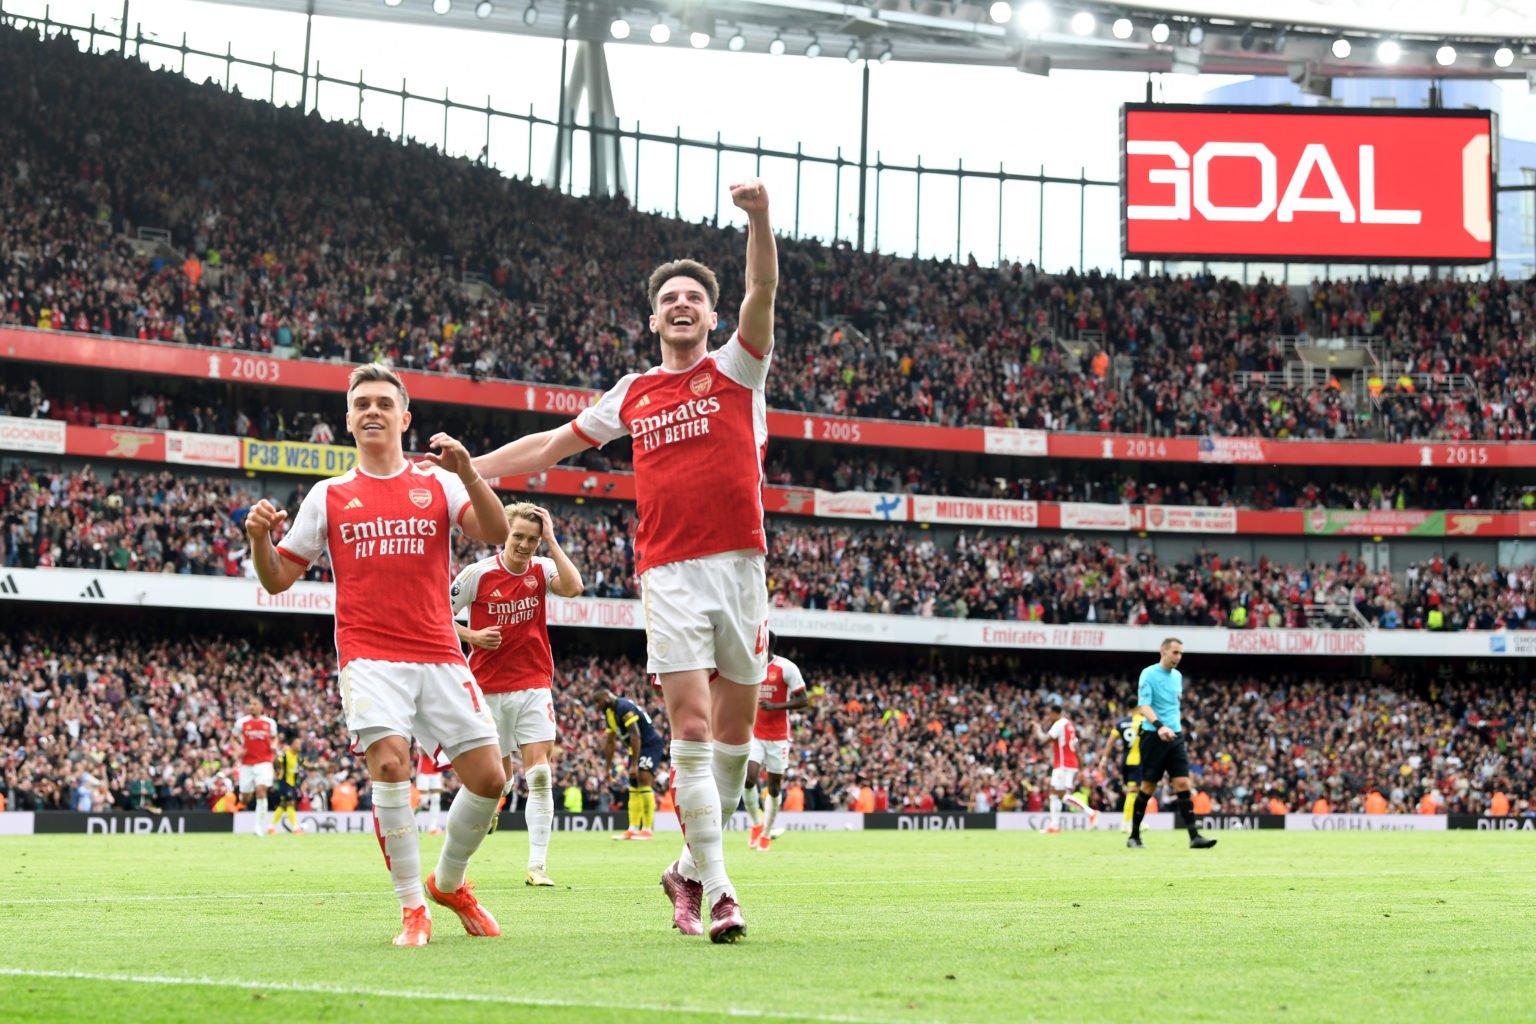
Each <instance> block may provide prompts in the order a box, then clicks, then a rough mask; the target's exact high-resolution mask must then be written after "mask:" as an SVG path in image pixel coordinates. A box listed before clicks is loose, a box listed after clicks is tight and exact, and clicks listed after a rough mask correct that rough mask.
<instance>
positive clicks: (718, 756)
mask: <svg viewBox="0 0 1536 1024" xmlns="http://www.w3.org/2000/svg"><path fill="white" fill-rule="evenodd" d="M714 748H715V750H714V757H713V759H712V762H711V767H712V769H713V771H714V774H715V786H716V788H718V789H719V790H720V824H721V826H722V827H724V825H725V820H726V819H727V818H729V817H730V816H731V815H733V814H735V813H736V805H737V804H738V803H740V802H741V791H742V789H743V788H744V787H745V786H746V784H747V758H748V757H749V756H750V755H751V753H752V744H750V743H721V742H720V741H719V740H716V741H715V742H714Z"/></svg>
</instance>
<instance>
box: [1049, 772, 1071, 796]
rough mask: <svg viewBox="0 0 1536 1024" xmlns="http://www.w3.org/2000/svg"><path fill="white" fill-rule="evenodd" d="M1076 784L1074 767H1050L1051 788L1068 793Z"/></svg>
mask: <svg viewBox="0 0 1536 1024" xmlns="http://www.w3.org/2000/svg"><path fill="white" fill-rule="evenodd" d="M1076 785H1077V769H1076V768H1052V769H1051V788H1052V789H1055V790H1061V791H1064V792H1067V793H1070V792H1072V790H1073V788H1074V787H1075V786H1076Z"/></svg>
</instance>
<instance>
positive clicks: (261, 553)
mask: <svg viewBox="0 0 1536 1024" xmlns="http://www.w3.org/2000/svg"><path fill="white" fill-rule="evenodd" d="M287 518H288V513H287V512H284V511H283V510H282V509H279V508H278V507H277V506H275V505H273V504H272V503H271V502H270V501H268V500H267V499H266V498H262V499H261V500H260V501H258V502H257V503H256V504H254V505H252V506H251V510H250V512H249V513H247V515H246V517H245V535H246V536H247V537H249V538H250V539H251V564H252V565H254V566H255V567H256V578H257V579H258V580H260V581H261V585H262V587H263V588H264V589H265V590H266V592H267V593H269V594H281V593H282V592H283V591H285V590H287V589H288V588H289V587H291V586H293V584H294V582H295V581H297V580H298V578H299V577H300V576H302V575H304V570H305V569H307V568H309V567H308V566H307V565H302V564H300V563H299V562H296V561H294V560H293V559H292V558H283V557H282V556H281V555H279V554H278V553H277V545H275V544H273V543H272V530H273V529H274V528H276V527H277V526H278V525H279V524H281V523H282V522H283V521H284V520H286V519H287Z"/></svg>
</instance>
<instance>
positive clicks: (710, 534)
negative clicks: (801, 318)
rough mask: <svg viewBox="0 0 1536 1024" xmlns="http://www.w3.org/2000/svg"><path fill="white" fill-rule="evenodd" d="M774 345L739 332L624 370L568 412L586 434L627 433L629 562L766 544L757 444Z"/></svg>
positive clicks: (649, 564)
mask: <svg viewBox="0 0 1536 1024" xmlns="http://www.w3.org/2000/svg"><path fill="white" fill-rule="evenodd" d="M771 361H772V354H771V353H768V354H764V355H758V354H757V353H755V352H753V351H752V350H751V349H750V348H748V347H747V346H746V345H745V344H744V343H743V342H742V340H741V336H740V335H739V334H737V335H733V336H732V337H731V340H730V341H728V342H726V343H725V344H724V345H722V346H721V347H720V348H718V349H716V350H715V351H713V352H710V353H709V354H707V355H706V356H704V358H702V359H700V360H699V361H698V362H697V363H695V364H694V365H693V366H692V367H691V368H689V369H687V370H667V369H664V368H663V367H660V366H653V367H652V368H651V369H649V370H647V371H646V372H644V373H631V374H628V375H626V376H625V377H624V378H623V379H622V380H620V381H619V382H618V383H617V384H615V385H614V386H613V387H612V388H610V389H609V390H608V391H607V392H606V393H605V394H604V395H603V396H602V397H601V398H599V399H598V400H597V403H596V404H595V405H591V406H588V407H587V408H586V409H583V410H582V411H581V413H580V414H579V415H578V416H577V417H576V418H575V419H574V420H572V421H571V428H572V429H573V430H575V431H576V433H577V434H578V435H579V436H580V437H581V439H582V440H584V441H586V442H587V443H588V444H592V445H596V446H598V447H602V446H603V445H605V444H607V443H608V442H609V441H612V440H614V439H615V438H620V437H623V436H624V435H626V434H628V435H629V436H630V437H632V438H634V459H635V503H636V506H637V509H638V512H639V515H640V525H639V527H638V528H637V529H636V530H635V571H636V572H637V573H643V572H645V571H646V570H647V569H651V568H654V567H656V566H658V565H667V564H669V563H672V562H681V561H683V560H685V559H689V558H703V557H704V556H705V555H715V554H720V553H721V552H725V551H759V552H766V551H767V550H768V546H767V542H766V539H765V538H764V536H763V452H764V450H765V448H766V447H767V444H768V403H767V400H766V399H765V398H764V396H763V385H764V383H765V382H766V381H767V379H768V365H769V363H770V362H771Z"/></svg>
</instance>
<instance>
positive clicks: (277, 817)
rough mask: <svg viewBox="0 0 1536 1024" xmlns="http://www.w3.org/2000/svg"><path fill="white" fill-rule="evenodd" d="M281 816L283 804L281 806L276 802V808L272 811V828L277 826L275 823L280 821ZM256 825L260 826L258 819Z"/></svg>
mask: <svg viewBox="0 0 1536 1024" xmlns="http://www.w3.org/2000/svg"><path fill="white" fill-rule="evenodd" d="M282 817H283V806H282V804H278V806H277V810H275V811H273V812H272V827H273V828H276V827H277V823H278V821H280V820H281V819H282ZM256 827H257V828H260V827H261V822H260V821H257V822H256Z"/></svg>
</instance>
